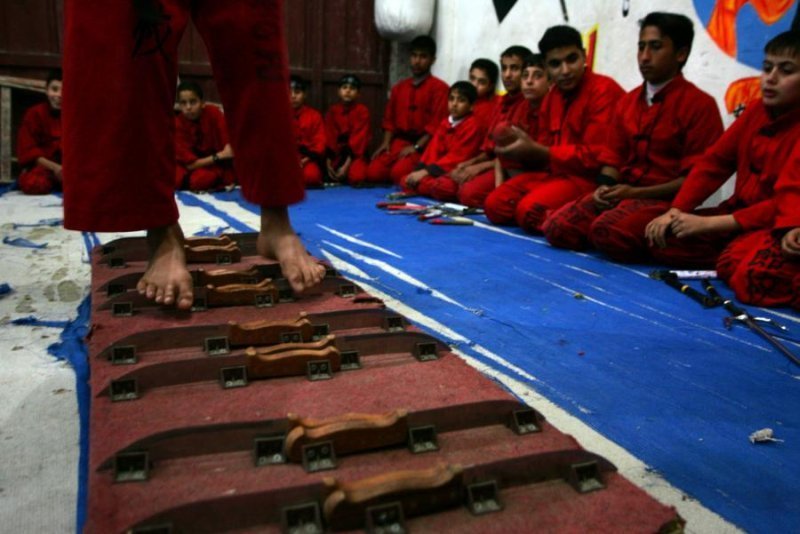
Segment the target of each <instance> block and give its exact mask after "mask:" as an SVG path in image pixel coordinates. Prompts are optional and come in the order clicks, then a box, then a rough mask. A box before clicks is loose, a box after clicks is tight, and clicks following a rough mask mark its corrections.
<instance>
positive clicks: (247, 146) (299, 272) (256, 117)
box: [194, 0, 325, 291]
mask: <svg viewBox="0 0 800 534" xmlns="http://www.w3.org/2000/svg"><path fill="white" fill-rule="evenodd" d="M194 6H195V9H194V22H195V25H196V26H197V29H198V31H199V32H200V35H201V36H202V37H203V40H204V41H205V44H206V48H207V49H208V54H209V57H210V59H211V65H212V68H213V70H214V78H215V80H216V82H217V87H218V88H219V93H220V97H221V98H222V104H223V106H224V107H225V121H226V123H227V125H228V133H229V138H230V142H231V147H232V148H233V152H234V153H235V154H236V157H235V158H234V160H233V161H234V168H235V170H236V176H237V177H238V178H239V182H240V183H241V185H242V193H243V195H244V197H245V198H246V199H247V200H249V201H250V202H254V203H256V204H258V205H259V206H261V229H260V233H259V236H258V244H257V247H258V252H259V254H262V255H263V256H265V257H268V258H274V259H276V260H278V261H279V262H280V264H281V269H282V270H283V274H284V276H285V277H286V278H287V279H288V281H289V283H290V284H291V286H292V288H293V289H294V290H295V291H302V290H303V289H305V288H307V287H311V286H313V285H316V284H317V283H319V282H320V281H321V280H322V278H323V277H324V276H325V268H324V267H323V266H322V265H320V264H319V263H318V262H317V261H316V260H314V259H313V258H312V257H311V256H309V255H308V252H307V251H306V249H305V247H304V246H303V244H302V243H301V242H300V239H299V238H298V237H297V234H296V233H295V231H294V229H293V228H292V225H291V222H290V220H289V211H288V206H289V205H290V204H294V203H296V202H299V201H300V200H302V199H303V197H304V195H305V188H304V186H303V177H302V175H301V171H300V161H299V157H298V155H297V154H298V152H297V146H296V144H295V141H294V139H293V138H292V136H291V135H289V132H291V131H292V128H293V126H292V113H291V109H290V106H289V83H288V79H289V74H288V58H287V52H286V44H285V41H284V36H283V2H282V1H280V0H262V1H260V2H253V1H252V0H231V1H229V2H220V1H218V0H197V1H196V2H195V3H194Z"/></svg>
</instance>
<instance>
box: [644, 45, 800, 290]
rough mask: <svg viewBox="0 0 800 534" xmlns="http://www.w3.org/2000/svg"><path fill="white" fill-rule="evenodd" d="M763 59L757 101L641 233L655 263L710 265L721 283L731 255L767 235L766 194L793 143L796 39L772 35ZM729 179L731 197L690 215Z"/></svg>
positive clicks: (797, 133)
mask: <svg viewBox="0 0 800 534" xmlns="http://www.w3.org/2000/svg"><path fill="white" fill-rule="evenodd" d="M764 53H765V57H764V66H763V69H762V73H761V93H762V99H761V100H760V101H757V102H754V103H752V104H750V105H749V106H748V108H747V109H746V110H745V112H744V113H743V114H742V115H741V116H740V117H739V118H738V119H736V121H735V122H734V123H733V124H732V125H731V126H730V127H729V128H728V129H727V130H726V131H725V133H724V134H722V137H720V138H719V140H718V141H717V142H716V143H715V144H714V145H713V146H712V147H711V148H709V149H708V150H707V151H706V152H705V153H704V154H703V157H702V158H701V159H700V160H699V161H697V162H696V163H695V165H694V167H693V168H692V170H691V172H690V173H689V175H688V176H687V177H686V181H685V182H683V184H682V185H681V188H680V190H679V191H678V194H677V196H676V197H675V199H674V200H673V201H672V207H671V208H670V209H669V210H668V211H667V212H666V213H664V214H663V215H661V216H659V217H656V218H655V219H653V220H652V221H651V222H650V223H649V224H648V225H647V229H646V236H647V239H648V241H649V245H650V254H651V256H652V257H653V258H654V259H656V261H659V262H661V263H664V264H667V265H671V266H676V267H687V268H709V267H714V265H715V264H716V266H717V270H718V271H719V272H720V276H721V277H722V278H723V279H726V278H727V277H728V276H730V273H732V272H733V270H734V268H733V266H732V265H731V264H730V262H731V260H732V258H741V257H742V253H741V252H737V251H734V250H733V248H737V247H738V246H739V245H740V244H742V243H743V242H747V241H748V239H749V237H748V235H747V234H748V233H750V232H754V231H757V230H762V229H769V228H772V226H773V224H774V218H775V210H776V207H775V194H774V190H773V187H774V185H775V182H776V180H777V177H778V175H779V174H780V173H781V171H782V170H783V168H784V167H785V166H786V163H787V162H788V161H789V157H790V154H791V153H792V150H793V149H794V146H795V145H796V143H797V142H798V140H800V59H799V58H800V32H798V31H788V32H784V33H782V34H780V35H778V36H777V37H775V38H774V39H772V40H771V41H769V42H768V43H767V45H766V47H765V48H764ZM734 172H735V173H736V183H735V186H734V191H733V194H732V195H731V197H730V198H728V199H726V200H725V201H723V202H722V203H721V204H720V205H718V206H717V207H715V208H706V209H700V210H697V208H698V206H700V204H702V203H703V202H704V201H705V200H706V199H707V198H708V197H709V196H710V195H711V194H713V193H714V192H715V191H716V190H717V189H718V188H719V187H720V186H721V185H722V184H723V183H725V182H726V181H727V180H728V178H730V176H731V175H732V174H733V173H734ZM729 244H730V247H729ZM726 247H728V250H726V251H725V252H722V251H723V249H726ZM720 253H722V254H720ZM718 260H719V261H718ZM734 263H735V262H734Z"/></svg>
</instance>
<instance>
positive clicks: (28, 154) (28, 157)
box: [17, 106, 47, 167]
mask: <svg viewBox="0 0 800 534" xmlns="http://www.w3.org/2000/svg"><path fill="white" fill-rule="evenodd" d="M38 107H39V106H34V107H32V108H30V109H28V110H27V111H26V112H25V115H24V116H23V118H22V124H21V125H20V128H19V132H17V160H19V164H20V165H21V166H22V167H27V166H29V165H33V164H34V163H36V160H37V159H38V158H45V157H47V156H46V155H45V151H44V147H43V146H41V144H40V142H39V140H40V139H41V138H42V135H41V134H42V129H43V127H44V125H43V124H42V120H41V117H40V115H39V113H38V109H37V108H38Z"/></svg>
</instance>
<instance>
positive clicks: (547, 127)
mask: <svg viewBox="0 0 800 534" xmlns="http://www.w3.org/2000/svg"><path fill="white" fill-rule="evenodd" d="M539 50H540V51H541V53H542V54H543V55H544V57H545V65H546V67H547V72H548V74H549V76H550V78H551V80H552V82H553V84H554V87H553V89H552V90H551V91H550V92H549V93H547V96H546V97H545V99H544V102H542V109H541V112H540V114H539V129H538V132H537V136H538V137H537V139H536V140H534V139H531V137H530V136H529V135H528V134H527V133H526V132H525V131H524V130H523V129H521V128H518V127H517V128H513V129H512V133H513V134H514V139H513V140H512V141H511V142H510V143H508V144H505V145H504V146H498V147H496V148H495V152H496V153H497V154H498V155H499V156H504V157H508V158H510V159H515V160H517V161H518V162H519V163H520V164H521V165H523V166H524V167H525V168H526V169H536V172H524V173H522V174H519V175H517V176H514V177H513V178H511V179H510V180H508V181H506V182H504V183H503V184H502V185H501V186H500V187H498V188H497V189H495V190H494V191H493V192H492V193H491V194H490V195H489V196H488V197H487V198H486V203H485V210H486V217H487V218H488V219H489V220H490V221H492V222H493V223H495V224H514V223H516V224H517V225H519V226H520V227H521V228H522V229H523V230H525V231H527V232H540V231H541V225H542V223H543V222H544V219H545V218H546V217H547V215H548V213H549V212H550V211H552V210H555V209H558V208H560V207H561V206H563V205H564V204H566V203H567V202H569V201H571V200H574V199H576V198H578V197H580V196H583V195H584V194H586V193H588V192H590V191H592V190H593V189H594V184H595V177H596V176H597V174H598V172H599V171H600V167H601V165H600V161H599V159H598V157H599V155H600V154H601V151H602V149H603V144H604V143H605V142H606V140H607V139H608V136H609V135H610V129H611V118H612V116H613V109H614V106H615V105H616V103H617V101H618V100H619V98H620V97H621V96H622V95H623V94H624V91H623V90H622V88H621V87H620V86H619V84H617V82H615V81H614V80H612V79H611V78H609V77H608V76H603V75H601V74H595V73H593V72H592V71H590V70H589V69H587V68H586V51H585V50H584V49H583V41H582V39H581V34H580V33H578V31H577V30H576V29H574V28H572V27H570V26H553V27H551V28H548V29H547V31H545V33H544V35H543V36H542V38H541V39H540V40H539Z"/></svg>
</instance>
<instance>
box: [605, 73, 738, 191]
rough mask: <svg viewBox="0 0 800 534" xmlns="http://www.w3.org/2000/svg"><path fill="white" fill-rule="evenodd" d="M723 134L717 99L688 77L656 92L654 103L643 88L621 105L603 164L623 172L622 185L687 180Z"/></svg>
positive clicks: (639, 88)
mask: <svg viewBox="0 0 800 534" xmlns="http://www.w3.org/2000/svg"><path fill="white" fill-rule="evenodd" d="M722 130H723V127H722V119H721V118H720V115H719V110H718V108H717V105H716V103H715V102H714V99H713V98H712V97H711V96H710V95H708V94H706V93H704V92H703V91H701V90H700V89H698V88H697V87H696V86H695V85H694V84H692V83H690V82H688V81H686V79H685V78H684V77H683V76H680V75H679V76H678V77H676V78H675V79H673V80H672V81H670V82H669V83H668V84H667V85H666V86H665V87H663V88H662V89H661V90H660V91H659V92H658V93H656V95H655V96H654V97H653V104H652V105H648V104H647V91H646V89H645V85H644V84H643V85H641V86H639V87H637V88H636V89H634V90H633V91H631V92H629V93H628V94H626V95H625V96H624V97H622V100H620V101H619V103H618V104H617V106H616V112H615V114H614V126H613V127H612V128H611V131H610V132H609V133H610V137H609V139H608V141H607V144H606V146H605V150H604V152H603V156H602V157H601V160H602V161H601V163H603V164H604V165H610V166H612V167H615V168H617V169H619V170H620V172H621V180H620V181H621V182H623V183H628V184H632V185H637V186H649V185H656V184H663V183H666V182H669V181H671V180H674V179H676V178H678V177H680V176H686V174H687V173H688V171H689V169H691V168H692V165H694V163H695V162H696V161H697V160H698V159H699V158H700V156H702V155H703V152H704V151H705V150H706V149H707V148H708V147H710V146H711V145H713V144H714V142H715V141H716V140H717V139H718V138H719V136H720V135H722Z"/></svg>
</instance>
